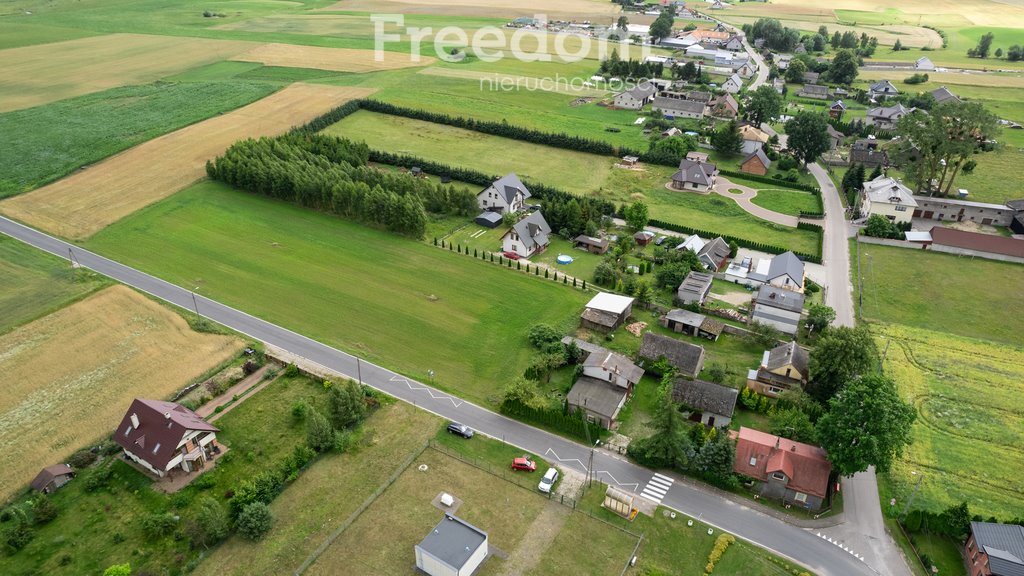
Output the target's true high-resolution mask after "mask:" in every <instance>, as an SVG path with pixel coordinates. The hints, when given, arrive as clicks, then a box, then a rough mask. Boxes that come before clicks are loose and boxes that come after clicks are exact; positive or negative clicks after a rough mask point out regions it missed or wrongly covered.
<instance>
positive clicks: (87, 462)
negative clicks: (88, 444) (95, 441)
mask: <svg viewBox="0 0 1024 576" xmlns="http://www.w3.org/2000/svg"><path fill="white" fill-rule="evenodd" d="M96 458H97V455H96V453H95V452H93V451H92V450H90V449H88V448H82V449H81V450H79V451H78V452H75V453H74V454H72V455H71V456H70V457H69V458H68V462H67V464H68V466H71V467H72V468H74V469H76V470H81V469H82V468H88V467H89V466H91V465H92V463H93V462H95V461H96Z"/></svg>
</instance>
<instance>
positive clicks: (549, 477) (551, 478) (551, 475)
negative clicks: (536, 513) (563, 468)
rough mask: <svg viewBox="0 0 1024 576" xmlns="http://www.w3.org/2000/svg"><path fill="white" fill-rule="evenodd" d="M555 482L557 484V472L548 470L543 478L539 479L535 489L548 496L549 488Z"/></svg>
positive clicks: (551, 469) (552, 469)
mask: <svg viewBox="0 0 1024 576" xmlns="http://www.w3.org/2000/svg"><path fill="white" fill-rule="evenodd" d="M555 482H558V470H555V469H554V468H548V471H547V472H545V473H544V477H543V478H541V479H540V484H538V485H537V489H538V490H540V491H541V492H543V493H545V494H550V493H551V487H552V486H554V485H555Z"/></svg>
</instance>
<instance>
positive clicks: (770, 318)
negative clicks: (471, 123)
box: [750, 284, 804, 335]
mask: <svg viewBox="0 0 1024 576" xmlns="http://www.w3.org/2000/svg"><path fill="white" fill-rule="evenodd" d="M803 309H804V295H803V294H801V293H799V292H793V291H792V290H786V289H784V288H779V287H778V286H772V285H770V284H765V285H763V286H761V287H760V288H758V289H757V292H755V293H754V298H753V301H752V305H751V307H750V320H751V321H752V322H760V323H762V324H768V325H769V326H774V327H775V328H777V329H779V330H780V331H781V332H783V333H785V334H789V335H793V334H796V333H797V330H798V329H799V327H800V315H801V314H802V313H803Z"/></svg>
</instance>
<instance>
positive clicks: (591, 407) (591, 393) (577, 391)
mask: <svg viewBox="0 0 1024 576" xmlns="http://www.w3.org/2000/svg"><path fill="white" fill-rule="evenodd" d="M628 398H629V391H628V390H626V389H625V388H620V387H618V386H613V385H611V384H609V383H608V382H606V381H604V380H599V379H597V378H591V377H590V376H580V377H579V378H578V379H577V380H576V383H575V384H573V385H572V389H571V390H569V394H568V395H566V397H565V401H566V403H568V405H569V411H570V412H575V411H577V410H582V411H583V413H584V414H585V415H586V418H587V420H589V421H590V422H596V423H597V424H600V425H601V426H602V427H604V428H607V429H609V430H611V429H612V428H613V427H614V426H615V420H616V419H617V418H618V417H619V411H620V410H622V406H623V405H625V403H626V400H627V399H628Z"/></svg>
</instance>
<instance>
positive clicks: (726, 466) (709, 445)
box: [690, 429, 736, 480]
mask: <svg viewBox="0 0 1024 576" xmlns="http://www.w3.org/2000/svg"><path fill="white" fill-rule="evenodd" d="M714 432H715V434H714V436H713V437H711V438H709V439H708V440H707V441H706V442H704V445H703V446H701V447H700V449H699V450H697V453H696V454H695V455H694V457H693V463H692V464H691V466H690V469H691V470H697V471H699V472H701V473H702V474H704V475H705V476H708V477H710V478H712V479H715V480H724V479H726V478H728V477H729V476H730V475H731V474H732V467H733V464H734V463H735V461H736V445H735V444H734V443H733V441H732V439H731V438H729V432H728V430H727V429H722V430H715V431H714Z"/></svg>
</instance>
